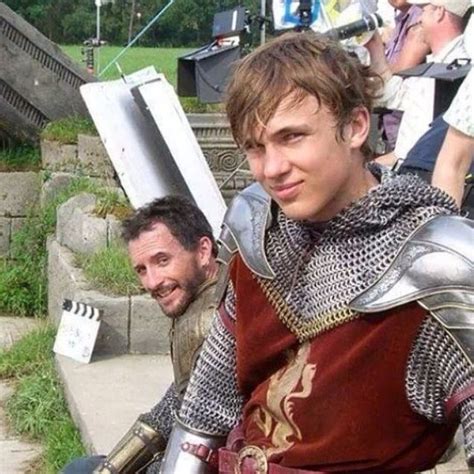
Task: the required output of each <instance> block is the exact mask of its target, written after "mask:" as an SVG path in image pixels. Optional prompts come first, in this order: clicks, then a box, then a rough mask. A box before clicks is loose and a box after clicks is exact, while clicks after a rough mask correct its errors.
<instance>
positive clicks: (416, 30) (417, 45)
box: [390, 23, 430, 74]
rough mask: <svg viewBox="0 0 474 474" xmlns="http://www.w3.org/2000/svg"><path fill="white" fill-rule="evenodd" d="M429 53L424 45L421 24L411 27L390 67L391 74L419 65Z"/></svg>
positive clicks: (427, 47)
mask: <svg viewBox="0 0 474 474" xmlns="http://www.w3.org/2000/svg"><path fill="white" fill-rule="evenodd" d="M429 52H430V47H429V46H428V45H427V44H426V42H425V39H424V35H423V30H422V28H421V24H419V23H417V24H416V25H413V26H412V27H411V28H410V29H409V30H408V32H407V36H406V38H405V42H404V43H403V48H402V50H401V51H400V54H399V56H398V58H397V60H396V61H395V62H394V63H392V64H391V65H390V70H391V71H392V73H393V74H395V73H397V72H399V71H403V70H404V69H409V68H411V67H415V66H418V64H421V63H422V62H423V61H424V60H425V58H426V55H427V54H428V53H429Z"/></svg>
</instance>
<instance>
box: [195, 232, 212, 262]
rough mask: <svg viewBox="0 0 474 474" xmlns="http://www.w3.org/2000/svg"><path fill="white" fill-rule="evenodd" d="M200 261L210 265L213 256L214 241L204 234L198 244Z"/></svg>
mask: <svg viewBox="0 0 474 474" xmlns="http://www.w3.org/2000/svg"><path fill="white" fill-rule="evenodd" d="M198 256H199V261H200V262H201V264H202V265H208V264H209V262H210V261H211V257H212V241H211V239H210V238H209V237H206V236H202V237H201V238H200V239H199V246H198Z"/></svg>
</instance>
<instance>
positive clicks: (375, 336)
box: [232, 258, 456, 473]
mask: <svg viewBox="0 0 474 474" xmlns="http://www.w3.org/2000/svg"><path fill="white" fill-rule="evenodd" d="M232 280H233V283H234V287H235V291H236V296H237V306H236V311H237V323H236V327H235V335H236V338H237V376H238V383H239V386H240V389H241V390H242V392H243V394H244V396H245V397H246V399H247V400H248V401H247V402H246V404H245V407H244V411H243V429H244V434H245V443H246V444H253V445H258V446H260V447H264V448H265V450H266V453H267V456H268V458H269V460H270V461H272V462H276V463H278V464H281V465H284V466H291V467H300V468H305V469H314V470H320V471H328V472H393V473H410V472H414V471H420V470H425V469H430V468H432V467H433V466H434V465H435V464H436V461H437V460H438V459H439V458H440V456H441V455H442V454H443V452H444V451H445V450H446V448H447V447H448V445H449V443H450V441H451V439H452V437H453V435H454V432H455V430H456V424H455V423H450V424H442V425H438V424H434V423H431V422H429V421H428V420H427V419H426V418H424V417H422V416H420V415H418V414H416V413H415V412H414V411H413V410H412V409H411V408H410V405H409V402H408V400H407V396H406V391H405V374H406V368H407V361H408V357H409V353H410V349H411V347H412V345H413V342H414V339H415V337H416V334H417V332H418V329H419V327H420V325H421V322H422V321H423V319H424V317H425V314H426V312H425V311H424V310H423V309H421V308H420V307H419V306H418V305H416V304H410V305H406V306H402V307H400V308H397V309H395V310H391V311H387V312H385V313H383V314H375V315H370V316H369V315H365V316H363V317H360V318H358V319H356V320H353V321H350V322H346V323H344V324H342V325H340V326H338V327H336V328H334V329H331V330H328V331H326V332H324V333H322V334H320V335H319V336H317V337H315V338H314V339H312V340H310V341H308V342H305V343H303V344H301V343H299V342H298V341H297V339H296V337H295V335H294V334H292V333H291V332H290V331H289V329H288V328H287V327H286V326H285V325H284V324H283V323H282V322H281V321H280V320H279V319H278V317H277V315H276V312H275V310H274V308H273V307H272V306H271V305H270V303H269V302H268V300H267V298H266V296H265V295H264V293H263V292H262V289H261V287H260V285H259V283H258V282H257V281H256V280H255V278H254V277H253V276H252V274H251V273H250V271H249V270H248V269H247V268H246V266H245V264H243V263H242V261H241V260H240V259H239V258H238V259H236V262H235V264H234V268H233V272H232Z"/></svg>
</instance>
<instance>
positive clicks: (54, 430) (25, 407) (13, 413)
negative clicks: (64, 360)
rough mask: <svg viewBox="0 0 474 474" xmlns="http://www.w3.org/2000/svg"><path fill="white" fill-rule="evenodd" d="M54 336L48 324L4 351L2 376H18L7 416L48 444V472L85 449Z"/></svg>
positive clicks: (21, 431)
mask: <svg viewBox="0 0 474 474" xmlns="http://www.w3.org/2000/svg"><path fill="white" fill-rule="evenodd" d="M54 338H55V330H54V328H52V327H50V326H46V325H45V326H42V327H40V328H39V329H37V330H35V331H32V332H31V333H29V334H28V335H27V336H25V337H24V338H23V339H21V340H20V341H18V342H17V343H16V344H14V345H13V346H12V347H11V348H10V349H9V350H7V351H1V352H0V377H13V378H15V379H16V380H17V385H16V390H15V393H14V395H13V396H12V397H11V398H10V400H9V401H8V402H7V405H6V409H7V416H8V418H9V420H10V421H11V423H12V425H13V428H14V429H15V431H16V432H18V433H19V434H23V435H26V436H28V437H30V438H32V439H33V440H36V441H39V442H40V443H41V444H42V445H43V446H44V448H45V449H44V453H43V466H42V467H43V468H44V471H46V472H48V473H56V472H59V470H60V469H61V468H62V467H63V466H64V465H65V464H66V463H67V462H68V461H69V460H71V459H73V458H75V457H78V456H81V455H83V454H84V452H85V451H84V448H83V446H82V444H81V440H80V435H79V432H78V431H77V429H76V427H75V426H74V424H73V422H72V420H71V418H70V416H69V413H68V410H67V406H66V402H65V399H64V395H63V391H62V387H61V384H60V382H59V380H58V377H57V374H56V370H55V368H54V359H53V352H52V348H53V344H54Z"/></svg>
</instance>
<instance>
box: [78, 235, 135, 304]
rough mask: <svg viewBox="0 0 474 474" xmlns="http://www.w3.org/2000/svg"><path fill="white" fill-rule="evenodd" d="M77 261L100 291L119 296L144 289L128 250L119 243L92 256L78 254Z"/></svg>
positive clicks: (133, 293) (132, 293)
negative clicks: (132, 264)
mask: <svg viewBox="0 0 474 474" xmlns="http://www.w3.org/2000/svg"><path fill="white" fill-rule="evenodd" d="M76 262H77V263H78V264H79V266H81V267H82V269H83V270H84V273H85V275H86V277H87V279H88V280H89V281H91V282H92V283H93V285H94V287H95V288H98V289H99V290H100V291H103V292H106V293H111V294H113V295H119V296H122V295H136V294H139V293H141V292H142V291H143V290H142V288H141V286H140V283H139V282H138V279H137V275H136V273H135V272H134V270H133V268H132V266H131V264H130V260H129V258H128V254H127V251H126V249H125V247H124V246H123V245H120V244H119V243H113V244H112V245H110V246H109V247H107V248H106V249H104V250H101V251H99V252H96V253H95V254H93V255H90V256H84V255H78V256H76Z"/></svg>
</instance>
